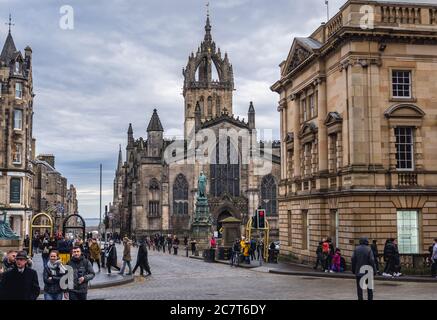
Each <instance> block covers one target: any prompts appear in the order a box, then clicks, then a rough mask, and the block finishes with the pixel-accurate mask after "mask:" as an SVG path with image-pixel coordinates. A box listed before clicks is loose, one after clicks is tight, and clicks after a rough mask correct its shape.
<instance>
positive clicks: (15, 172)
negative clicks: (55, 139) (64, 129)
mask: <svg viewBox="0 0 437 320" xmlns="http://www.w3.org/2000/svg"><path fill="white" fill-rule="evenodd" d="M0 85H1V95H0V126H1V131H0V171H1V175H0V210H1V211H4V210H6V212H7V216H8V219H9V223H10V225H11V228H12V230H14V232H15V233H16V234H17V235H19V236H21V237H22V236H23V235H24V234H26V233H27V232H28V230H29V219H30V216H31V215H32V208H31V206H32V203H31V201H32V185H33V170H32V169H33V167H32V162H31V160H32V154H33V150H34V140H33V137H32V129H33V128H32V118H33V82H32V49H31V48H30V47H26V49H25V50H24V55H23V54H22V53H21V52H20V51H18V50H17V49H16V47H15V43H14V40H13V38H12V35H11V32H9V33H8V36H7V38H6V42H5V44H4V47H3V50H2V53H1V55H0Z"/></svg>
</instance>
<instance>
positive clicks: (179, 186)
mask: <svg viewBox="0 0 437 320" xmlns="http://www.w3.org/2000/svg"><path fill="white" fill-rule="evenodd" d="M173 214H174V215H188V182H187V179H186V178H185V176H184V175H183V174H179V175H178V176H177V177H176V180H175V182H174V184H173Z"/></svg>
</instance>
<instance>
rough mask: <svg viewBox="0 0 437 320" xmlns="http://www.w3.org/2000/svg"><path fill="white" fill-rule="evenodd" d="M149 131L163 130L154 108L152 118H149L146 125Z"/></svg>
mask: <svg viewBox="0 0 437 320" xmlns="http://www.w3.org/2000/svg"><path fill="white" fill-rule="evenodd" d="M151 131H164V128H163V127H162V124H161V120H160V119H159V116H158V111H157V110H156V109H155V110H153V115H152V119H150V123H149V126H148V127H147V132H151Z"/></svg>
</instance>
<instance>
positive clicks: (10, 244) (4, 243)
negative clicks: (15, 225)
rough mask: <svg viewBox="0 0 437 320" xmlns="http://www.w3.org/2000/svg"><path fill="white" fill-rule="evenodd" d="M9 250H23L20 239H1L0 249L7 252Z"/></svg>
mask: <svg viewBox="0 0 437 320" xmlns="http://www.w3.org/2000/svg"><path fill="white" fill-rule="evenodd" d="M9 250H21V247H20V240H1V239H0V251H1V252H3V253H5V252H8V251H9Z"/></svg>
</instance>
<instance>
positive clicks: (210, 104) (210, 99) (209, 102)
mask: <svg viewBox="0 0 437 320" xmlns="http://www.w3.org/2000/svg"><path fill="white" fill-rule="evenodd" d="M208 117H212V98H211V97H208Z"/></svg>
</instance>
